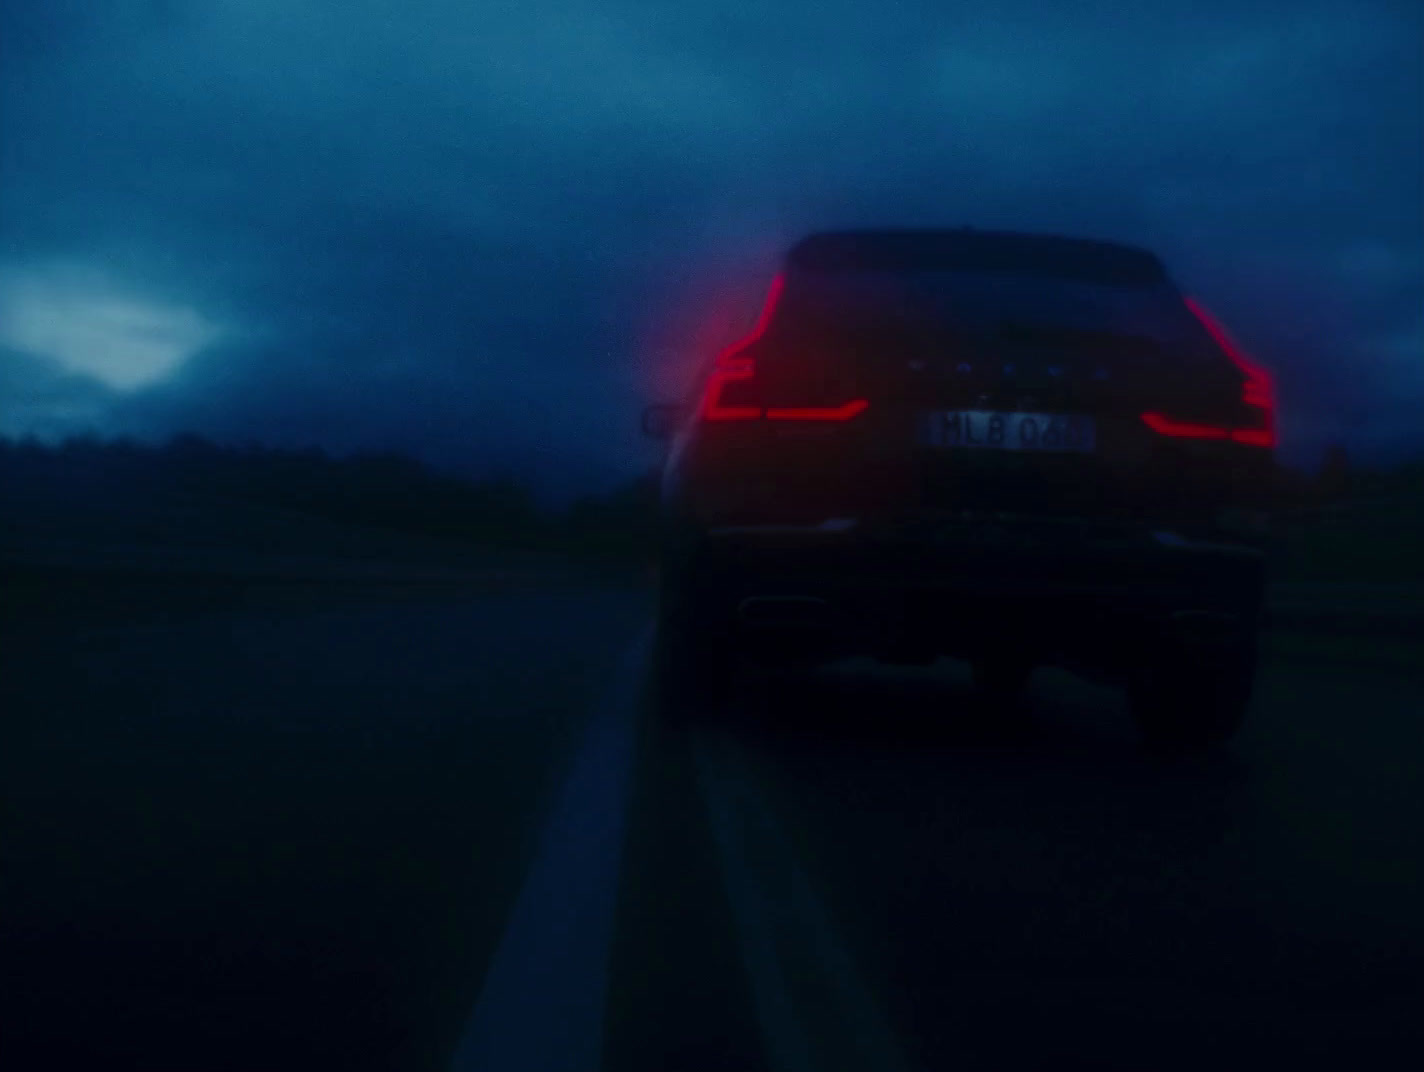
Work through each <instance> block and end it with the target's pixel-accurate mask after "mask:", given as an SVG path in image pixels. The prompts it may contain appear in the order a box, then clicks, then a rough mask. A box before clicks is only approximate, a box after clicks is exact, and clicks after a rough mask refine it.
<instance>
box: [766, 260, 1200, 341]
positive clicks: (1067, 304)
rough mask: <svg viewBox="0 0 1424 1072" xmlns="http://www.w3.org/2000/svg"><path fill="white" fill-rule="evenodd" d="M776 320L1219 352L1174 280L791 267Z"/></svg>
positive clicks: (811, 327) (814, 328) (783, 324)
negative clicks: (1093, 339) (1106, 339)
mask: <svg viewBox="0 0 1424 1072" xmlns="http://www.w3.org/2000/svg"><path fill="white" fill-rule="evenodd" d="M777 321H778V323H777V325H776V327H779V328H780V329H781V330H790V331H793V332H795V333H796V334H802V333H806V332H811V333H815V334H823V333H827V332H829V333H833V334H835V333H841V332H846V331H853V330H858V329H864V330H895V331H905V330H923V331H929V332H935V333H938V332H946V333H953V334H970V335H995V336H1005V337H1011V336H1015V335H1024V336H1035V335H1054V334H1058V335H1110V336H1115V337H1119V338H1123V339H1139V340H1144V341H1150V342H1152V343H1155V344H1157V345H1159V346H1161V347H1163V348H1167V349H1172V350H1177V351H1202V352H1209V351H1210V339H1209V337H1208V336H1207V334H1206V332H1205V330H1204V329H1203V328H1202V326H1201V324H1200V323H1199V322H1198V321H1197V319H1196V318H1195V317H1194V316H1192V314H1191V311H1190V310H1189V309H1188V308H1187V307H1186V305H1185V303H1184V302H1183V301H1182V297H1181V295H1180V293H1178V291H1177V289H1176V288H1175V287H1174V286H1172V285H1171V283H1169V282H1166V281H1165V280H1158V281H1151V282H1143V283H1140V284H1120V283H1107V282H1100V281H1094V280H1086V279H1083V278H1073V277H1069V278H1062V277H1055V276H1053V275H1050V274H1046V273H1041V272H1023V271H982V270H976V271H964V270H922V271H913V272H906V271H835V272H820V271H789V272H788V274H787V278H786V291H785V294H784V295H783V298H782V302H781V304H780V306H779V307H778V309H777Z"/></svg>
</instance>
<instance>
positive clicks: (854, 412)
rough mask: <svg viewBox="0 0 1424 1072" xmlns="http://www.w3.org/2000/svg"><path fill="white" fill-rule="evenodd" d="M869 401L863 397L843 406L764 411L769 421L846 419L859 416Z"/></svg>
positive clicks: (796, 407) (778, 408)
mask: <svg viewBox="0 0 1424 1072" xmlns="http://www.w3.org/2000/svg"><path fill="white" fill-rule="evenodd" d="M869 408H870V403H869V402H867V401H866V400H865V399H863V398H857V399H855V400H854V401H851V402H847V403H846V404H845V405H844V406H782V407H772V408H770V409H768V410H767V411H766V419H767V420H769V421H848V420H850V419H851V418H852V417H859V416H860V415H861V414H862V413H864V412H865V411H866V410H867V409H869Z"/></svg>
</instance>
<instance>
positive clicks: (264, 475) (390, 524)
mask: <svg viewBox="0 0 1424 1072" xmlns="http://www.w3.org/2000/svg"><path fill="white" fill-rule="evenodd" d="M0 484H3V485H8V486H9V487H10V489H11V490H12V491H18V490H22V489H24V488H25V487H27V486H28V487H29V488H30V489H32V490H41V491H43V492H44V493H45V496H46V501H50V502H54V501H62V500H63V499H66V498H67V499H82V498H88V499H91V500H94V499H102V500H105V501H108V502H112V503H115V504H117V508H122V503H123V502H124V501H125V500H126V499H138V498H143V499H146V500H149V501H152V500H153V499H154V498H155V497H161V498H165V499H172V498H175V497H184V498H188V499H194V500H199V501H205V502H212V503H217V502H236V503H241V504H245V505H248V506H258V507H267V508H274V509H280V510H285V511H292V512H296V513H300V514H305V515H309V516H312V517H317V518H321V519H324V520H329V521H336V522H343V523H348V524H355V525H362V526H369V527H374V528H380V529H389V530H393V531H399V532H407V533H412V534H417V535H420V536H424V537H432V538H438V539H443V540H452V541H462V542H470V543H477V544H482V545H488V546H500V547H511V548H530V549H549V550H571V551H579V552H588V553H594V554H600V555H612V556H630V555H632V556H641V555H644V554H647V553H650V552H651V550H652V548H653V545H654V531H653V528H654V525H655V523H656V504H657V491H656V487H657V485H656V479H655V477H654V475H653V474H651V473H647V474H641V475H639V476H637V477H634V478H631V479H629V480H627V481H626V482H624V483H623V484H621V485H620V486H618V487H616V488H614V489H613V490H611V491H609V492H606V493H601V494H590V495H586V496H583V497H582V498H579V499H577V500H575V501H574V502H573V503H572V504H571V505H569V506H568V507H566V508H562V509H552V508H546V507H543V506H541V505H540V504H539V502H538V500H537V499H536V497H535V495H534V494H533V492H532V491H531V490H530V489H529V488H528V487H527V486H525V485H524V484H522V483H521V482H519V481H518V480H517V479H515V478H512V477H507V476H501V477H494V478H490V479H483V480H479V479H469V478H465V477H460V476H455V475H451V474H449V473H443V472H440V471H438V470H436V469H435V468H433V467H432V466H429V465H427V464H425V463H423V462H421V461H419V460H417V459H415V458H412V457H409V456H407V455H403V454H400V453H397V452H391V451H382V452H370V453H361V454H352V455H349V456H338V455H333V454H331V453H329V452H327V451H325V450H322V449H321V448H319V447H310V448H306V449H291V448H278V447H266V446H261V445H244V446H226V445H220V444H216V443H213V442H211V441H210V440H207V439H204V438H202V437H201V436H197V435H191V434H190V435H181V436H177V437H175V438H173V439H172V440H170V441H169V442H168V443H166V444H163V445H151V444H145V443H138V442H135V441H132V440H123V439H118V440H102V439H98V438H96V437H76V438H72V439H68V440H65V441H63V442H60V443H56V444H47V443H42V442H40V441H38V440H34V439H23V440H14V439H7V438H3V437H0ZM33 499H34V497H33V496H30V497H29V500H27V501H33Z"/></svg>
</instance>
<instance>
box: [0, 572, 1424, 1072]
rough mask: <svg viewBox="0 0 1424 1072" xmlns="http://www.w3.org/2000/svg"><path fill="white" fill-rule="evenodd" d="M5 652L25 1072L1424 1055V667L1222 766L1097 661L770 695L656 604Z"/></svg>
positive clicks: (83, 638) (1265, 708) (107, 623)
mask: <svg viewBox="0 0 1424 1072" xmlns="http://www.w3.org/2000/svg"><path fill="white" fill-rule="evenodd" d="M3 630H4V631H3V635H0V641H3V644H2V645H0V712H3V715H0V777H3V783H0V788H2V789H3V796H2V797H0V804H3V816H0V818H3V827H0V988H3V989H0V1067H3V1068H6V1069H19V1068H46V1069H47V1068H73V1067H103V1068H129V1067H134V1068H174V1069H180V1068H181V1069H229V1068H232V1069H239V1068H240V1069H272V1068H340V1069H367V1068H370V1069H407V1068H409V1069H449V1068H455V1069H484V1068H490V1069H550V1070H552V1069H588V1068H594V1067H598V1066H600V1065H601V1066H602V1067H604V1068H609V1069H637V1070H643V1069H649V1070H651V1069H679V1070H682V1069H701V1068H735V1069H757V1068H769V1069H790V1070H810V1069H821V1068H877V1069H937V1068H959V1069H976V1068H1017V1067H1042V1068H1054V1069H1078V1068H1085V1069H1086V1068H1123V1069H1128V1068H1132V1069H1143V1068H1182V1069H1187V1068H1191V1069H1199V1068H1202V1067H1218V1068H1229V1067H1249V1066H1256V1067H1260V1066H1262V1065H1268V1066H1269V1067H1301V1066H1302V1065H1304V1066H1310V1067H1315V1066H1319V1067H1335V1068H1338V1067H1341V1066H1342V1065H1343V1066H1348V1067H1360V1068H1387V1067H1400V1068H1413V1067H1418V1061H1419V1058H1420V1056H1421V1053H1424V1046H1422V1045H1421V1043H1424V1028H1421V1026H1420V1025H1421V1020H1424V1018H1421V1017H1420V1015H1419V1010H1420V1009H1421V1008H1424V794H1421V785H1424V781H1421V766H1422V765H1424V672H1420V671H1418V670H1412V669H1411V668H1409V667H1408V666H1407V664H1406V663H1404V662H1402V661H1395V662H1389V661H1384V660H1381V661H1378V662H1376V663H1374V664H1369V663H1363V662H1360V661H1358V660H1356V659H1344V658H1342V659H1340V660H1335V659H1332V658H1330V657H1329V647H1328V644H1327V645H1324V646H1322V645H1319V644H1316V645H1314V646H1313V647H1311V648H1310V649H1309V651H1310V654H1309V656H1308V657H1302V656H1300V655H1295V656H1279V657H1273V658H1272V659H1271V660H1270V661H1269V662H1268V664H1267V666H1266V668H1265V671H1264V674H1263V677H1262V679H1261V683H1260V688H1259V692H1258V698H1257V701H1256V704H1255V709H1254V711H1253V716H1252V720H1251V721H1250V723H1249V725H1248V728H1247V729H1246V731H1245V732H1244V733H1243V734H1242V736H1241V737H1240V738H1239V739H1238V741H1237V742H1236V743H1235V745H1234V746H1233V747H1232V748H1231V749H1230V750H1229V751H1228V752H1226V753H1224V754H1222V755H1219V756H1216V757H1213V758H1211V759H1206V760H1197V761H1192V762H1177V763H1170V762H1166V761H1161V760H1154V759H1151V758H1149V757H1147V756H1145V755H1144V754H1143V753H1142V752H1141V751H1140V750H1139V749H1138V748H1137V746H1136V742H1135V740H1134V738H1133V736H1132V732H1131V728H1130V726H1129V725H1128V723H1127V719H1126V715H1125V712H1124V711H1123V709H1122V702H1121V700H1120V698H1119V697H1118V696H1117V695H1116V694H1115V693H1114V692H1112V691H1109V690H1103V689H1099V688H1096V687H1093V686H1089V685H1086V684H1083V683H1080V682H1078V681H1076V680H1075V679H1073V678H1070V677H1068V676H1066V675H1062V674H1058V673H1043V674H1041V675H1040V676H1039V677H1038V678H1036V679H1035V682H1034V685H1033V688H1032V693H1031V696H1030V698H1029V702H1028V709H1029V710H1028V717H1026V718H1024V719H1023V720H1022V721H1020V722H1017V723H1010V722H1004V721H998V720H995V719H993V718H990V717H988V716H987V714H986V713H984V712H982V711H980V710H979V709H978V707H977V705H976V704H975V702H974V698H973V696H972V693H971V691H970V689H969V685H968V682H967V677H966V675H965V674H964V673H963V672H962V670H960V669H959V668H957V667H956V666H955V665H954V664H949V663H946V664H943V665H941V666H939V667H936V668H934V669H932V670H926V671H920V670H887V669H877V668H874V667H869V666H857V665H853V664H852V665H846V666H841V667H835V668H832V669H830V670H827V671H824V672H821V673H818V674H815V675H809V676H808V675H785V676H781V677H771V678H762V679H753V680H751V681H749V682H747V683H746V684H745V686H744V688H743V689H742V690H741V691H740V694H739V696H738V699H737V700H736V701H735V702H734V704H733V705H731V708H730V709H729V710H727V711H726V712H724V713H723V717H722V718H720V719H717V720H714V721H712V722H710V723H709V724H707V725H703V726H699V727H697V728H695V729H693V730H676V729H671V728H668V727H666V726H664V725H662V724H661V723H660V722H659V721H658V720H657V719H655V718H652V717H650V716H651V714H652V713H651V712H650V711H649V709H648V708H647V705H646V703H645V702H644V701H643V699H642V694H643V690H642V682H643V675H644V673H645V670H646V659H647V651H648V641H649V632H648V600H647V597H646V595H644V594H642V593H639V592H636V591H615V590H598V589H593V588H589V589H585V590H565V591H540V592H526V593H518V592H503V593H491V594H478V593H472V592H463V593H444V594H440V593H436V592H431V591H424V592H408V593H399V594H392V593H391V592H382V593H379V594H375V593H373V594H366V593H362V592H359V591H356V592H353V591H345V592H342V593H340V594H339V596H338V595H333V594H331V593H328V592H326V591H325V590H324V589H321V588H317V589H314V590H311V591H303V592H300V593H295V594H294V593H292V592H290V591H284V592H273V593H266V594H263V593H257V592H255V591H254V590H252V589H250V588H249V587H245V586H244V587H240V588H239V589H237V590H235V591H229V592H226V593H217V594H212V593H208V594H206V595H204V594H202V593H198V594H195V593H193V592H183V593H179V594H174V593H173V592H169V593H167V594H166V595H163V596H162V597H161V598H160V597H159V596H155V595H154V594H153V593H149V594H148V596H147V597H146V598H143V599H134V598H132V597H131V596H124V597H123V598H114V599H110V600H108V601H107V602H105V601H103V600H98V601H95V602H93V604H92V605H90V604H89V603H85V602H84V601H82V600H81V601H78V602H75V601H73V600H70V601H69V602H67V603H65V604H64V606H63V607H61V608H60V609H59V610H56V611H54V612H53V613H47V614H46V613H40V612H38V611H36V609H35V605H34V604H33V603H31V604H29V605H28V609H27V611H26V613H25V614H24V615H20V616H17V615H10V616H7V617H5V618H4V619H3Z"/></svg>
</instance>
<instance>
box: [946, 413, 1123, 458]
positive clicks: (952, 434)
mask: <svg viewBox="0 0 1424 1072" xmlns="http://www.w3.org/2000/svg"><path fill="white" fill-rule="evenodd" d="M1097 440H1098V429H1097V424H1096V423H1095V422H1094V421H1093V418H1091V417H1085V416H1083V415H1081V414H1075V413H995V412H992V411H989V410H980V409H955V410H939V411H936V412H934V413H928V414H926V415H925V422H924V427H923V442H924V443H925V445H926V446H930V447H943V448H953V449H967V450H1023V451H1049V452H1058V453H1067V454H1091V453H1092V452H1093V449H1094V447H1095V446H1096V445H1097Z"/></svg>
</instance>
